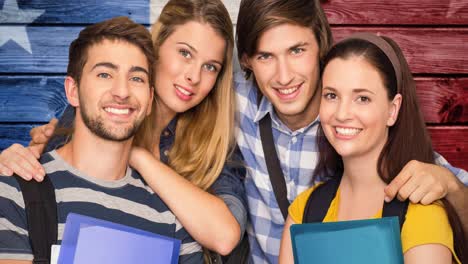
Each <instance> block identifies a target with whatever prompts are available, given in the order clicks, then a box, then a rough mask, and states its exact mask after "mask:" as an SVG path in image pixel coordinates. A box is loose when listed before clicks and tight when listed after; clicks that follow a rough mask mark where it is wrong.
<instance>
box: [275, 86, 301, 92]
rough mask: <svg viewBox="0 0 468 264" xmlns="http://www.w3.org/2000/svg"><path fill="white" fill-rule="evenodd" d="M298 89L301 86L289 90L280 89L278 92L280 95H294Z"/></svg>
mask: <svg viewBox="0 0 468 264" xmlns="http://www.w3.org/2000/svg"><path fill="white" fill-rule="evenodd" d="M297 89H299V86H296V87H293V88H289V89H278V92H279V93H280V94H292V93H294V92H295V91H297Z"/></svg>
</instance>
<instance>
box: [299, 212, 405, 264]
mask: <svg viewBox="0 0 468 264" xmlns="http://www.w3.org/2000/svg"><path fill="white" fill-rule="evenodd" d="M290 230H291V239H292V246H293V254H294V263H296V264H305V263H330V264H341V263H347V264H348V263H359V264H371V263H372V264H375V263H379V264H403V253H402V248H401V239H400V227H399V224H398V218H397V217H384V218H380V219H369V220H356V221H343V222H329V223H311V224H299V225H292V226H291V229H290Z"/></svg>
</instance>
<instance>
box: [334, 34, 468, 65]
mask: <svg viewBox="0 0 468 264" xmlns="http://www.w3.org/2000/svg"><path fill="white" fill-rule="evenodd" d="M332 31H333V36H334V37H335V41H339V40H341V39H343V38H344V37H346V36H349V35H350V34H352V33H354V32H360V31H366V32H374V33H377V34H381V35H384V36H388V37H390V38H392V39H393V40H394V41H396V42H397V43H398V45H399V46H400V48H401V49H402V50H403V53H404V54H405V57H406V59H407V61H408V64H409V65H410V68H411V72H412V73H413V74H419V73H428V74H463V73H468V63H467V62H468V56H466V53H467V45H466V43H467V42H468V28H397V27H395V28H381V27H371V28H361V27H334V28H333V29H332Z"/></svg>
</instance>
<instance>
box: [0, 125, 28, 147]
mask: <svg viewBox="0 0 468 264" xmlns="http://www.w3.org/2000/svg"><path fill="white" fill-rule="evenodd" d="M33 127H34V125H32V124H1V123H0V151H1V150H4V149H6V148H7V147H9V146H11V145H12V144H14V143H19V144H22V145H25V146H27V145H28V143H29V141H30V140H31V137H30V136H29V131H30V130H31V129H32V128H33Z"/></svg>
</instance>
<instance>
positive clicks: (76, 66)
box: [67, 17, 155, 84]
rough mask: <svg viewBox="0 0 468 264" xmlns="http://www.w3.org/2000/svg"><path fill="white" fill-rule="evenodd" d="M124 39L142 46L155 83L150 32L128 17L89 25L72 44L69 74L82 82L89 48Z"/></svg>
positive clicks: (139, 46)
mask: <svg viewBox="0 0 468 264" xmlns="http://www.w3.org/2000/svg"><path fill="white" fill-rule="evenodd" d="M105 39H107V40H122V41H126V42H128V43H130V44H133V45H135V46H137V47H138V48H140V50H141V51H142V52H143V53H144V54H145V56H146V59H147V62H148V67H149V69H148V72H149V81H150V82H149V83H150V84H152V83H153V64H154V61H155V56H154V50H153V43H152V41H151V34H150V32H149V31H148V30H147V29H146V28H145V27H144V26H142V25H140V24H137V23H135V22H133V21H132V20H130V19H129V18H128V17H115V18H111V19H108V20H105V21H102V22H100V23H96V24H93V25H90V26H87V27H86V28H85V29H83V30H82V31H81V32H80V34H79V36H78V38H77V39H75V40H74V41H73V42H72V43H71V44H70V50H69V56H68V68H67V75H68V76H70V77H72V78H73V79H74V80H75V81H76V83H77V84H79V83H80V79H81V74H82V73H83V67H84V65H85V64H86V61H87V60H88V49H89V48H90V47H91V46H92V45H95V44H97V43H99V42H101V41H103V40H105Z"/></svg>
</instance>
